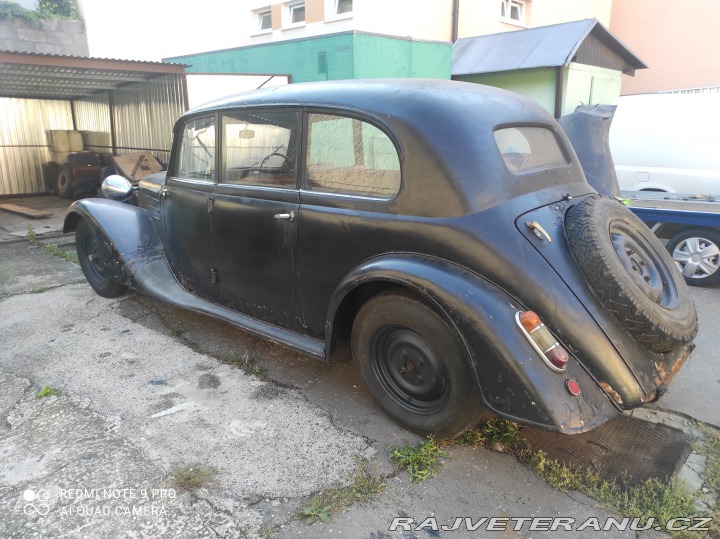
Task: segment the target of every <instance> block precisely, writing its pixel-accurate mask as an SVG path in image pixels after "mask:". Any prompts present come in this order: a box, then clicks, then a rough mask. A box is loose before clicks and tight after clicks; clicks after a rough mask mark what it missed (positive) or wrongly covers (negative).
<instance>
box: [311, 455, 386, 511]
mask: <svg viewBox="0 0 720 539" xmlns="http://www.w3.org/2000/svg"><path fill="white" fill-rule="evenodd" d="M384 491H385V483H384V482H383V480H382V479H381V478H379V477H375V476H373V475H372V474H371V473H370V471H369V470H368V468H367V464H366V463H364V462H362V461H358V462H357V466H356V468H355V472H354V473H353V476H352V478H351V483H350V484H349V485H348V486H345V487H332V488H329V489H327V490H325V491H323V492H322V493H321V494H320V495H319V499H320V505H322V506H326V505H327V506H330V508H331V511H333V512H336V511H341V510H343V509H347V508H348V507H350V506H351V505H359V504H363V503H366V502H368V501H370V500H371V499H373V498H374V497H375V496H377V495H378V494H382V493H383V492H384Z"/></svg>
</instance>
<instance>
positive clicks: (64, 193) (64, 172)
mask: <svg viewBox="0 0 720 539" xmlns="http://www.w3.org/2000/svg"><path fill="white" fill-rule="evenodd" d="M55 190H56V192H57V194H58V196H59V197H61V198H72V197H73V188H72V181H71V179H70V172H69V171H68V167H67V165H63V166H62V167H61V168H60V172H59V173H58V175H57V182H56V184H55Z"/></svg>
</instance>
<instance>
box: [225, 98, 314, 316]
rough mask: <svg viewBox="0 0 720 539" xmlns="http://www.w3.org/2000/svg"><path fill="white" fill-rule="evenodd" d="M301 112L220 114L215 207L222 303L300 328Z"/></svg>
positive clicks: (256, 111) (246, 312)
mask: <svg viewBox="0 0 720 539" xmlns="http://www.w3.org/2000/svg"><path fill="white" fill-rule="evenodd" d="M299 118H300V113H299V110H296V109H281V110H258V109H252V110H248V109H244V110H243V111H237V112H228V113H224V114H222V115H221V120H220V122H221V123H220V125H221V133H220V135H221V137H220V140H221V144H222V155H221V159H220V163H221V165H220V167H221V168H220V174H219V179H218V184H217V187H216V189H215V195H214V202H213V208H212V229H213V234H212V250H213V256H214V268H215V270H216V272H217V273H216V274H217V280H218V287H219V300H218V301H219V302H220V303H221V304H223V305H226V306H228V307H230V308H233V309H235V310H238V311H240V312H243V313H245V314H248V315H250V316H252V317H254V318H257V319H259V320H262V321H265V322H268V323H271V324H274V325H278V326H281V327H284V328H287V329H292V330H300V329H301V328H302V316H301V313H300V309H299V303H298V295H297V288H298V287H297V282H298V276H297V273H298V272H297V249H296V248H297V227H298V219H297V217H298V209H299V192H298V187H297V170H298V166H297V162H298V156H299V155H300V151H299V146H298V141H299V129H300V127H299V123H300V122H299Z"/></svg>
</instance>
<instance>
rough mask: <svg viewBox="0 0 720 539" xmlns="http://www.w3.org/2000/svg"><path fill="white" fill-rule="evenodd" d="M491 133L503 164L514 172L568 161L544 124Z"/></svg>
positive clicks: (561, 164) (509, 128)
mask: <svg viewBox="0 0 720 539" xmlns="http://www.w3.org/2000/svg"><path fill="white" fill-rule="evenodd" d="M494 135H495V143H496V144H497V146H498V149H499V150H500V153H501V154H502V158H503V160H504V161H505V166H507V168H508V170H509V171H510V172H512V173H513V174H518V173H520V172H526V171H529V170H537V169H541V168H550V167H559V166H564V165H567V164H568V161H567V158H566V157H565V155H564V154H563V152H562V149H561V148H560V145H559V144H558V141H557V139H556V138H555V135H554V134H553V132H552V131H551V130H550V129H548V128H546V127H529V126H521V127H506V128H503V129H498V130H496V131H495V133H494Z"/></svg>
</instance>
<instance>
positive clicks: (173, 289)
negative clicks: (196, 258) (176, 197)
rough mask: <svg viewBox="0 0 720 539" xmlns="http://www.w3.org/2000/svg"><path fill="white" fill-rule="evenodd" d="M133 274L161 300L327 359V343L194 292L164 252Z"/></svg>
mask: <svg viewBox="0 0 720 539" xmlns="http://www.w3.org/2000/svg"><path fill="white" fill-rule="evenodd" d="M132 273H133V277H134V280H135V284H136V286H137V287H138V288H139V289H140V290H141V291H143V292H144V293H146V294H148V295H149V296H152V297H154V298H157V299H159V300H160V301H163V302H165V303H169V304H171V305H175V306H177V307H182V308H184V309H189V310H191V311H195V312H198V313H202V314H207V315H210V316H213V317H215V318H218V319H220V320H224V321H225V322H230V323H231V324H233V325H235V326H238V327H239V328H242V329H244V330H246V331H249V332H250V333H253V334H255V335H257V336H260V337H263V338H264V339H269V340H270V341H273V342H276V343H278V344H281V345H283V346H287V347H288V348H292V349H294V350H296V351H298V352H302V353H305V354H309V355H311V356H315V357H316V358H319V359H322V360H325V359H326V356H325V343H324V342H323V341H321V340H318V339H313V338H311V337H305V336H303V335H300V334H299V333H295V332H294V331H290V330H287V329H283V328H279V327H277V326H273V325H272V324H268V323H265V322H261V321H259V320H256V319H255V318H251V317H249V316H246V315H244V314H240V313H238V312H236V311H233V310H231V309H228V308H226V307H222V306H221V305H217V304H215V303H212V302H210V301H207V300H204V299H201V298H199V297H197V296H195V295H193V294H191V293H190V292H188V291H187V290H185V289H184V288H183V287H182V286H180V284H179V283H178V282H177V280H176V279H175V276H174V275H173V274H172V271H171V270H170V266H169V265H168V263H167V260H166V258H165V256H164V253H162V252H160V253H157V254H156V255H155V256H154V257H152V259H150V260H147V259H146V260H145V261H143V263H141V264H135V265H134V267H133V268H132Z"/></svg>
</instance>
